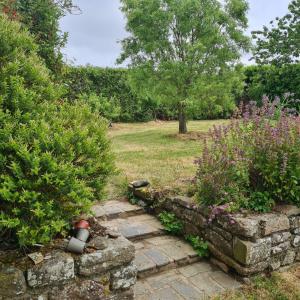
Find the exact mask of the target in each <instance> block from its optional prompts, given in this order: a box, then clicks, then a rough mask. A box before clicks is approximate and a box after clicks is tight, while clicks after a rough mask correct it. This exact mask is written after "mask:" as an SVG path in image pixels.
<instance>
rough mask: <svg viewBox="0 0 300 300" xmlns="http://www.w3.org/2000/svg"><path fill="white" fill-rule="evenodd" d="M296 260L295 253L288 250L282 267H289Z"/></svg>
mask: <svg viewBox="0 0 300 300" xmlns="http://www.w3.org/2000/svg"><path fill="white" fill-rule="evenodd" d="M295 258H296V252H295V251H292V250H288V251H287V252H286V255H285V257H284V259H283V261H282V266H287V265H291V264H292V263H293V262H294V260H295Z"/></svg>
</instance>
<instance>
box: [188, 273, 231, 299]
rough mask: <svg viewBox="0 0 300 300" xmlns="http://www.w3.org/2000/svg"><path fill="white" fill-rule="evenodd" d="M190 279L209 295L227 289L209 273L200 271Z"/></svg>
mask: <svg viewBox="0 0 300 300" xmlns="http://www.w3.org/2000/svg"><path fill="white" fill-rule="evenodd" d="M190 281H191V282H192V283H193V284H194V285H195V287H197V288H198V289H199V290H201V291H203V292H204V293H205V294H207V295H208V296H213V295H216V294H219V293H221V292H223V291H225V289H224V288H223V287H222V286H221V285H220V284H218V283H217V282H216V281H214V280H213V279H212V278H211V277H210V276H209V274H208V273H199V274H197V275H195V276H192V277H190Z"/></svg>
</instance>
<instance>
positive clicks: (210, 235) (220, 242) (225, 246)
mask: <svg viewBox="0 0 300 300" xmlns="http://www.w3.org/2000/svg"><path fill="white" fill-rule="evenodd" d="M205 239H206V240H209V241H210V242H212V243H213V244H214V245H215V246H217V247H218V249H220V250H222V252H224V253H225V254H227V255H229V256H232V255H233V252H232V243H230V242H228V241H227V240H225V239H224V238H223V237H222V236H221V235H219V234H218V233H216V232H215V231H213V230H211V229H208V230H206V232H205Z"/></svg>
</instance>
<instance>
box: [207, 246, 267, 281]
mask: <svg viewBox="0 0 300 300" xmlns="http://www.w3.org/2000/svg"><path fill="white" fill-rule="evenodd" d="M207 243H208V248H209V251H210V252H211V253H212V254H213V255H214V256H215V257H216V258H218V259H219V260H220V261H222V262H224V263H225V264H226V265H227V266H229V267H231V268H233V269H234V270H236V272H237V273H238V274H239V275H241V276H250V275H253V274H257V273H260V272H263V271H265V270H266V269H267V268H268V266H269V261H270V260H269V259H265V260H264V261H262V262H259V263H257V264H255V265H251V266H243V265H240V264H239V263H238V262H237V261H236V260H234V259H232V258H231V257H229V256H227V255H225V254H224V253H222V252H221V251H219V249H218V248H217V247H215V246H214V245H213V244H212V243H210V242H207Z"/></svg>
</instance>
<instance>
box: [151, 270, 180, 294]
mask: <svg viewBox="0 0 300 300" xmlns="http://www.w3.org/2000/svg"><path fill="white" fill-rule="evenodd" d="M181 279H182V277H180V275H178V274H177V273H176V272H175V270H171V271H167V272H165V273H163V274H158V275H154V276H151V277H149V278H147V279H146V282H147V283H148V285H149V286H151V288H152V289H153V290H157V289H161V288H163V287H166V286H169V285H170V283H171V282H172V281H176V280H181Z"/></svg>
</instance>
